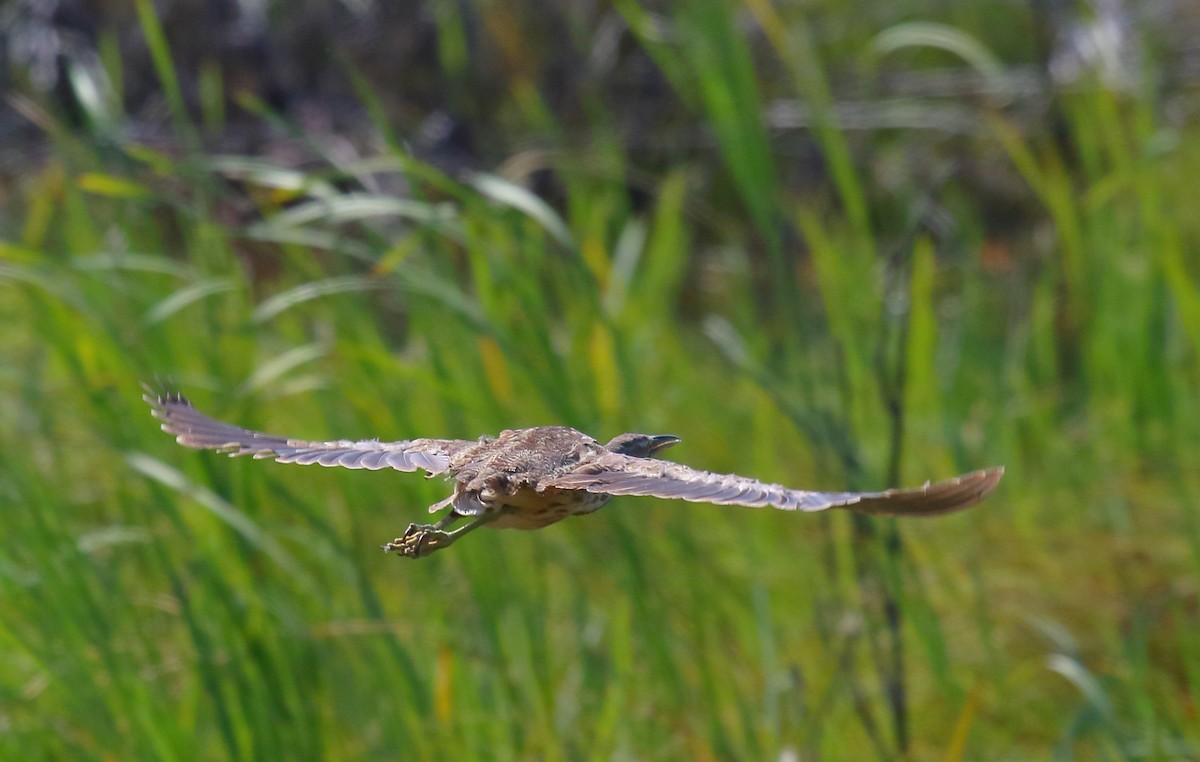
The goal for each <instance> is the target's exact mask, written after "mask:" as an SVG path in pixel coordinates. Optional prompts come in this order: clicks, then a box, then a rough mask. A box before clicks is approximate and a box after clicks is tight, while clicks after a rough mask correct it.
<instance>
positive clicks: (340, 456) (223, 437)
mask: <svg viewBox="0 0 1200 762" xmlns="http://www.w3.org/2000/svg"><path fill="white" fill-rule="evenodd" d="M143 399H145V400H146V402H148V403H150V407H151V408H152V410H153V414H154V417H155V418H158V419H159V420H161V421H162V422H163V424H162V429H163V431H165V432H167V433H168V434H174V435H175V440H176V441H177V442H179V444H181V445H186V446H188V447H196V448H198V449H204V450H219V451H221V452H224V453H228V454H229V455H230V456H231V457H235V456H238V455H249V456H251V457H253V458H255V459H261V458H270V459H273V460H276V461H278V462H280V463H298V464H300V465H311V464H313V463H317V464H320V465H322V466H339V467H341V468H355V469H358V468H365V469H368V470H371V471H378V470H380V469H383V468H393V469H395V470H397V471H416V470H417V469H423V470H425V471H427V472H429V473H430V474H440V473H443V472H445V471H446V469H447V468H449V467H450V457H451V455H453V454H454V452H456V451H457V450H459V449H461V448H462V447H465V446H467V445H470V444H472V443H471V442H469V441H467V440H463V439H409V440H405V441H401V442H380V441H379V440H377V439H365V440H360V441H353V440H348V439H343V440H338V441H334V442H313V441H308V440H305V439H288V438H286V437H278V436H274V435H272V434H264V433H262V432H260V431H251V430H250V429H243V428H240V427H238V426H233V425H231V424H228V423H222V422H221V421H218V420H215V419H213V418H209V417H208V416H206V415H204V414H203V413H201V412H200V411H198V410H196V408H194V407H192V403H190V402H188V400H187V399H186V398H184V397H183V396H182V395H180V394H178V393H175V392H163V393H161V394H156V393H152V392H150V391H149V390H147V394H145V395H144V396H143Z"/></svg>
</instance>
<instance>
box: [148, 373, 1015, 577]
mask: <svg viewBox="0 0 1200 762" xmlns="http://www.w3.org/2000/svg"><path fill="white" fill-rule="evenodd" d="M145 391H146V393H145V395H144V396H143V399H144V400H145V401H146V402H147V403H149V405H150V407H151V411H152V414H153V415H154V417H155V418H157V419H159V420H160V421H162V430H163V431H165V432H167V433H168V434H173V435H174V436H175V437H176V441H177V442H178V443H179V444H181V445H185V446H187V447H193V448H197V449H205V450H217V451H220V452H223V453H226V454H228V455H229V456H230V457H237V456H242V455H249V456H251V457H252V458H255V459H263V458H266V459H272V460H275V461H277V462H280V463H299V464H301V465H311V464H314V463H315V464H318V465H322V466H339V467H341V468H350V469H366V470H370V471H378V470H382V469H394V470H396V471H418V470H421V471H424V472H425V475H426V477H433V476H439V475H445V476H446V477H447V478H448V479H449V480H451V481H452V483H453V491H452V492H451V494H450V495H449V496H448V497H446V498H445V499H444V500H440V501H438V502H437V503H434V504H433V505H432V506H430V507H429V512H430V513H431V514H432V513H437V512H438V511H441V510H447V509H448V510H447V512H446V514H445V515H444V516H443V517H442V518H441V519H440V520H438V521H436V522H434V523H429V524H422V523H412V524H409V525H408V528H407V529H406V530H405V531H404V533H403V534H402V535H401V536H400V537H397V538H395V539H394V540H392V541H390V542H388V543H386V544H384V545H383V549H384V550H385V551H388V552H394V553H396V554H397V555H399V556H402V557H407V558H423V557H426V556H428V555H430V554H432V553H434V552H436V551H439V550H444V549H445V548H447V547H449V546H450V545H451V544H453V543H454V542H456V541H457V540H459V539H461V538H462V537H463V536H464V535H466V534H468V533H470V532H473V531H474V530H476V529H478V528H480V527H485V526H487V527H491V528H494V529H506V528H507V529H525V530H532V529H541V528H542V527H546V526H549V525H550V524H554V523H556V522H558V521H561V520H563V519H565V518H567V517H569V516H581V515H585V514H589V513H593V512H595V511H597V510H599V509H600V508H601V507H602V506H604V505H605V504H606V503H608V501H609V500H610V499H611V498H612V497H613V496H615V495H643V496H649V497H658V498H671V499H679V500H686V501H690V502H695V503H714V504H717V505H739V506H746V507H750V508H757V507H761V506H771V507H774V508H778V509H781V510H785V511H804V512H813V511H824V510H826V509H830V508H845V509H848V510H851V511H856V512H860V513H868V514H879V515H888V516H934V515H939V514H945V513H952V512H955V511H959V510H962V509H964V508H967V507H969V506H972V505H974V504H976V503H978V502H979V501H980V500H982V499H983V498H984V497H986V496H987V495H988V494H989V493H991V492H992V490H994V489H995V488H996V485H997V484H998V483H999V481H1000V478H1001V476H1003V474H1004V468H1003V467H996V468H988V469H983V470H979V471H973V472H971V473H968V474H963V475H961V476H957V477H954V478H953V479H947V480H945V481H939V482H933V483H931V482H926V483H925V484H924V485H923V486H921V487H917V488H913V489H888V490H884V491H882V492H812V491H808V490H798V489H791V488H788V487H785V486H783V485H780V484H769V483H766V482H762V481H758V480H756V479H751V478H748V477H745V476H738V475H736V474H719V473H712V472H710V471H702V470H699V469H695V468H691V467H689V466H685V465H683V464H681V463H675V462H673V461H668V460H662V459H660V458H658V457H657V456H659V454H660V453H662V451H664V450H666V449H667V448H669V447H673V446H674V445H676V444H679V442H680V441H681V440H680V438H679V437H676V436H673V435H670V434H638V433H627V434H620V435H618V436H615V437H613V438H612V439H611V440H609V442H608V443H607V444H600V442H599V441H598V440H596V439H593V438H592V437H590V436H588V435H587V434H584V433H583V432H581V431H578V430H576V429H573V428H570V427H568V426H537V427H533V428H525V429H509V430H506V431H502V432H501V433H500V434H498V435H496V436H488V435H485V436H481V437H479V438H478V439H474V440H469V439H405V440H401V441H394V442H381V441H379V440H378V439H364V440H346V439H341V440H335V441H329V442H320V441H312V440H306V439H292V438H289V437H281V436H275V435H273V434H266V433H263V432H259V431H252V430H250V429H244V428H240V427H238V426H234V425H232V424H228V423H222V422H221V421H218V420H216V419H213V418H210V417H208V416H206V415H204V414H203V413H201V412H200V411H198V410H197V409H196V408H195V407H194V406H193V405H192V403H191V402H189V401H188V399H187V398H186V397H184V396H183V395H182V394H180V393H179V392H177V391H171V390H162V391H158V392H156V391H154V390H152V389H151V388H150V387H145ZM463 520H465V521H466V523H464V524H463V525H462V526H460V527H458V528H457V529H451V527H452V526H453V525H454V524H456V523H458V522H459V521H463Z"/></svg>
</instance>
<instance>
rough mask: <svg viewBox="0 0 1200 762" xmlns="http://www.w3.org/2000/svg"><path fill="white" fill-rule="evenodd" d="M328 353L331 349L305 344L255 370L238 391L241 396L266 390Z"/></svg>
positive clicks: (319, 345)
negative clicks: (302, 366)
mask: <svg viewBox="0 0 1200 762" xmlns="http://www.w3.org/2000/svg"><path fill="white" fill-rule="evenodd" d="M328 353H329V348H328V347H326V346H324V345H321V344H304V345H302V346H299V347H293V348H292V349H289V350H288V351H286V352H284V353H283V354H281V355H279V356H278V357H274V358H272V359H270V360H267V361H266V362H264V363H262V364H261V365H259V366H258V367H257V368H255V369H254V373H253V374H251V376H250V378H248V379H246V382H245V383H244V384H242V386H241V388H240V389H239V390H238V391H239V392H240V393H241V394H249V393H250V392H255V391H259V390H261V389H265V388H267V387H268V386H270V385H271V384H273V383H274V382H276V381H278V380H279V379H280V378H282V377H283V376H285V375H287V374H288V373H290V372H292V371H293V370H295V369H296V368H299V367H300V366H301V365H304V364H306V363H310V362H312V361H314V360H319V359H321V358H322V357H324V356H325V355H327V354H328Z"/></svg>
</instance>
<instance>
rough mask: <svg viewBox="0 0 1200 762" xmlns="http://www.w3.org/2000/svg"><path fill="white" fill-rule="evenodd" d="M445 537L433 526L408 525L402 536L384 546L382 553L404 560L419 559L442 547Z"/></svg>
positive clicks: (445, 535) (444, 534) (443, 533)
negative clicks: (400, 557)
mask: <svg viewBox="0 0 1200 762" xmlns="http://www.w3.org/2000/svg"><path fill="white" fill-rule="evenodd" d="M447 536H448V535H447V534H446V533H445V532H442V531H440V530H439V529H438V528H437V527H435V526H434V525H433V524H409V525H408V529H405V530H404V534H403V535H401V536H400V537H397V538H396V539H394V540H392V541H391V542H389V543H386V544H384V546H383V551H384V552H385V553H396V554H397V555H399V556H402V557H404V558H421V557H422V556H427V555H429V554H430V553H432V552H433V551H435V550H437V549H438V548H440V547H442V544H443V538H446V537H447Z"/></svg>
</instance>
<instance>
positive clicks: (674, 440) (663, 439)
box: [650, 434, 681, 455]
mask: <svg viewBox="0 0 1200 762" xmlns="http://www.w3.org/2000/svg"><path fill="white" fill-rule="evenodd" d="M680 441H681V440H680V439H679V437H673V436H671V435H670V434H662V435H660V436H657V437H651V438H650V454H651V455H653V454H654V453H656V452H658V451H659V450H665V449H667V448H668V447H670V446H671V445H677V444H679V442H680Z"/></svg>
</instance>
